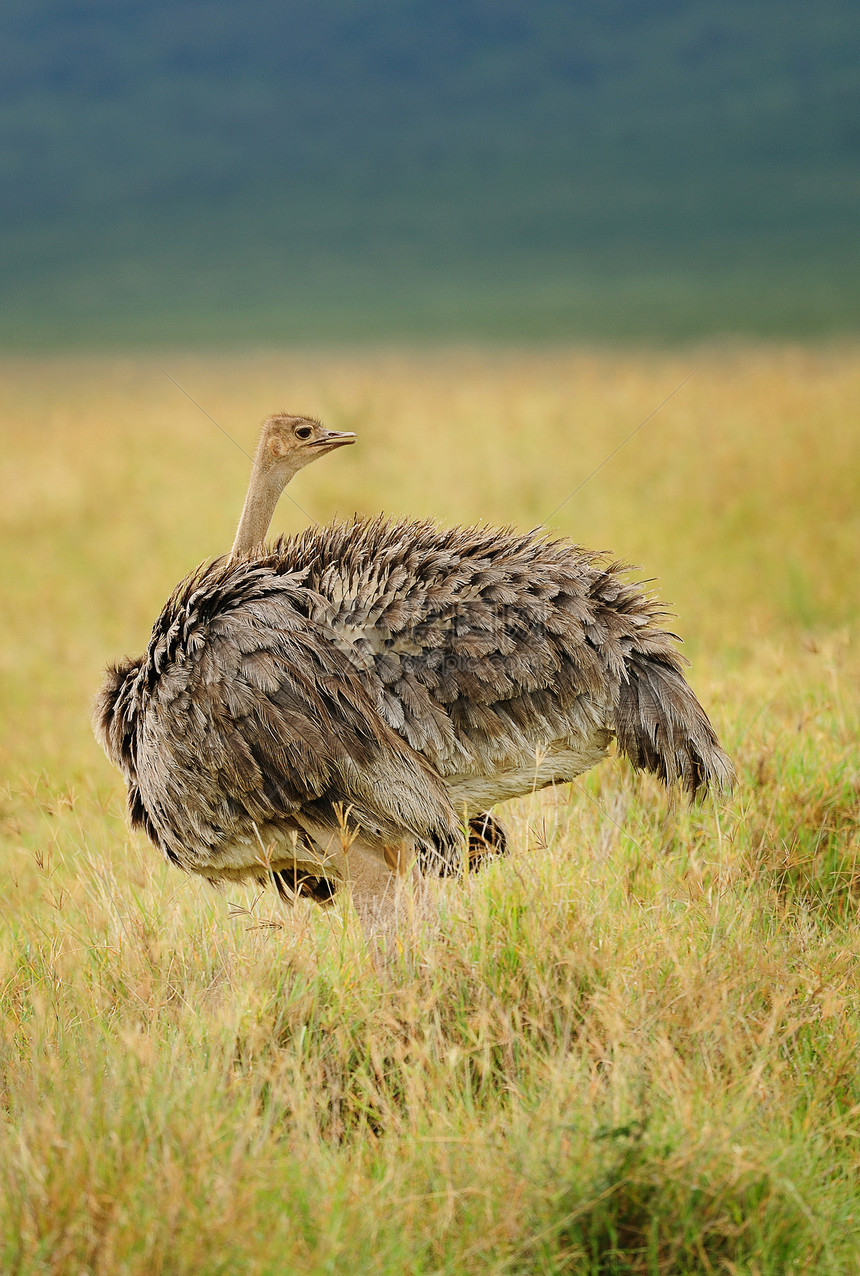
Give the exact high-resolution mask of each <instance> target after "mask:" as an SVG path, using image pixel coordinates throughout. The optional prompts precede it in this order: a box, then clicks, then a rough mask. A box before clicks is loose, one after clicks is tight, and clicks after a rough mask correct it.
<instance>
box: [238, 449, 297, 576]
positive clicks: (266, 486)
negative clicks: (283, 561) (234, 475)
mask: <svg viewBox="0 0 860 1276" xmlns="http://www.w3.org/2000/svg"><path fill="white" fill-rule="evenodd" d="M291 478H292V474H289V475H287V478H286V481H285V480H284V474H283V471H281V472H280V474H275V473H273V471H272V470H271V469H269V468H267V467H265V466H263V465H261V464H260V459H259V457H256V458H255V459H254V466H253V469H252V470H251V481H250V483H249V484H248V493H247V495H246V497H245V504H244V505H243V507H242V517H241V518H240V519H239V526H238V528H237V529H236V539H235V540H234V541H233V548H232V550H231V551H230V557H231V558H237V557H238V556H239V555H240V554H247V553H248V552H249V551H250V550H252V549H256V548H257V546H258V545H262V543H263V541H264V540H265V539H266V535H267V533H268V531H269V524H270V523H271V521H272V515H273V514H274V512H275V506H276V505H277V503H278V501H279V499H280V496H281V493H282V492H283V490H284V488H285V487H286V485H287V483H288V482H289V480H290V479H291Z"/></svg>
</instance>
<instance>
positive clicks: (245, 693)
mask: <svg viewBox="0 0 860 1276" xmlns="http://www.w3.org/2000/svg"><path fill="white" fill-rule="evenodd" d="M299 432H301V434H299ZM352 437H353V436H336V435H333V434H331V433H330V432H328V431H325V430H324V429H323V427H322V426H321V425H320V424H319V423H318V422H315V421H311V420H310V419H309V418H302V417H290V416H288V415H286V414H281V415H279V416H277V417H273V418H270V419H269V421H267V422H266V423H265V426H264V430H263V436H262V439H261V442H260V447H259V449H258V452H257V457H256V458H255V463H254V470H253V472H252V479H251V485H250V487H249V493H248V497H247V499H246V502H245V509H244V510H243V515H242V520H241V522H240V528H239V532H238V533H237V538H236V543H235V544H234V547H233V553H232V555H231V557H230V558H229V559H219V560H217V561H216V562H214V563H212V564H209V565H208V566H204V567H202V568H199V569H198V570H197V571H196V572H195V573H193V574H192V575H191V576H190V577H189V578H188V579H187V580H186V581H184V582H183V583H182V584H181V585H180V586H179V587H178V588H177V590H176V591H175V592H174V593H173V595H172V596H171V598H170V599H169V601H168V603H167V605H166V607H165V608H164V611H163V612H162V614H161V616H160V617H159V619H158V621H157V622H156V624H155V626H154V628H153V632H152V636H151V638H150V642H149V645H148V647H147V650H146V652H145V653H144V655H143V656H142V657H139V658H138V659H137V660H133V661H127V662H125V663H124V664H122V665H119V666H116V667H115V668H113V669H112V670H110V671H109V673H108V677H107V680H106V682H105V685H104V687H103V689H102V692H101V694H100V696H99V698H98V702H97V706H96V716H95V725H96V732H97V735H98V737H99V739H100V740H101V742H102V744H103V745H104V747H105V749H106V751H107V753H108V756H109V757H110V758H111V759H112V760H113V761H114V762H115V763H116V764H117V765H118V766H119V767H120V768H121V769H122V771H123V773H124V774H125V777H126V781H127V784H128V802H129V813H130V818H131V821H132V823H133V824H135V825H138V826H140V827H142V828H143V829H144V830H145V831H146V832H147V834H148V835H149V836H150V838H151V839H152V840H153V841H154V842H155V843H156V845H157V846H159V847H161V849H162V850H163V851H164V853H165V854H166V855H167V856H168V857H169V858H170V859H171V860H172V861H173V862H175V863H177V864H179V865H180V866H181V867H183V868H185V869H187V870H189V871H193V872H198V873H202V874H203V875H204V876H206V877H208V878H210V879H211V880H218V879H224V878H226V879H230V878H241V877H247V876H252V877H259V876H260V875H261V874H263V873H272V874H274V876H275V881H276V884H277V885H278V886H279V889H282V890H283V891H284V893H286V894H288V895H289V894H290V893H291V892H294V891H304V893H308V894H311V895H312V896H313V897H315V898H320V899H324V898H327V897H329V896H330V894H331V891H332V884H333V883H336V882H337V881H339V880H343V879H344V878H351V879H352V880H353V883H354V884H355V886H357V889H358V891H359V893H361V892H362V891H364V893H365V895H366V896H367V897H368V898H373V897H375V896H378V895H379V893H380V892H382V891H385V890H386V889H387V885H388V883H389V879H390V878H391V876H392V873H396V872H397V871H402V870H403V868H404V866H405V865H406V864H407V863H409V862H410V861H411V860H412V859H414V858H415V857H417V859H418V862H419V863H420V864H421V865H422V866H424V867H425V868H427V867H432V868H434V869H436V870H441V871H451V870H452V869H456V868H457V867H459V864H460V861H461V858H462V856H463V855H464V850H463V849H461V841H462V838H461V833H460V824H461V819H462V817H463V814H464V813H465V815H466V817H467V819H468V820H469V821H470V828H469V838H468V847H467V848H466V850H465V854H466V855H467V857H468V859H469V860H470V861H472V862H474V863H478V862H480V861H481V860H482V859H483V858H484V857H485V856H486V855H487V854H491V853H494V852H498V851H499V850H502V849H504V834H503V832H502V830H501V828H500V827H499V826H498V825H497V824H496V822H495V821H494V820H493V819H492V817H490V816H488V815H487V814H486V809H487V808H488V807H490V806H492V805H494V804H495V803H497V802H501V801H504V800H505V799H507V798H509V797H514V796H517V795H518V794H522V793H527V792H530V791H532V790H534V789H537V788H542V787H544V786H545V785H548V784H554V783H561V782H564V781H567V780H571V779H573V778H574V777H575V776H576V775H579V774H580V773H581V772H582V771H584V770H586V769H587V768H589V767H590V766H593V765H594V764H595V763H596V762H598V761H599V760H600V759H601V758H602V757H604V756H605V754H606V752H607V749H608V747H609V744H610V742H611V740H612V738H613V736H615V737H616V738H617V740H618V744H619V747H620V749H621V751H622V752H623V753H625V754H626V755H627V756H628V757H629V758H630V760H631V761H632V762H633V764H634V765H635V766H637V767H640V768H642V769H645V770H650V771H653V772H655V773H656V774H658V775H659V776H660V777H661V778H662V779H663V780H665V781H666V782H667V783H673V782H675V781H678V782H680V783H681V784H682V785H683V786H684V788H686V789H687V790H688V791H689V792H690V793H696V792H697V791H698V790H699V789H700V788H702V787H703V786H705V785H712V786H721V785H724V784H728V783H729V782H730V780H731V776H732V768H731V763H730V762H729V760H728V758H727V757H726V755H725V753H723V751H722V749H721V748H720V747H719V744H718V742H717V739H716V736H715V734H714V731H713V729H712V727H711V725H710V723H709V722H708V719H707V717H706V715H705V713H704V711H703V710H702V708H701V706H700V705H699V703H698V701H697V700H696V698H695V696H694V694H693V692H692V691H691V690H690V688H689V686H688V685H687V683H686V682H685V681H684V678H683V677H682V674H681V658H680V656H679V655H678V653H677V650H676V648H675V645H674V639H673V635H672V634H671V633H669V632H668V631H667V630H665V629H664V628H663V627H662V625H661V616H662V613H661V610H660V608H659V606H658V604H657V603H656V602H655V601H654V600H653V598H651V597H650V596H649V595H648V594H646V593H644V592H643V591H642V590H641V588H639V587H638V586H636V585H632V584H630V583H628V582H627V581H626V580H625V579H624V576H623V569H622V568H621V567H620V566H619V565H618V564H614V563H607V562H605V561H604V560H603V558H602V557H601V556H600V555H598V554H595V553H593V552H591V551H588V550H584V549H582V548H581V547H579V546H576V545H574V544H573V543H571V542H570V541H568V540H549V539H546V538H544V537H543V536H540V535H538V534H537V533H534V532H532V533H526V534H523V533H519V532H515V531H512V530H510V529H500V528H494V527H468V528H462V527H456V528H450V529H442V528H439V527H437V526H436V525H434V524H432V523H428V522H420V523H415V522H407V521H389V520H385V519H382V518H379V519H376V520H372V521H367V520H363V519H358V518H356V519H354V520H353V521H350V522H343V523H334V524H331V525H328V526H325V527H313V528H310V529H309V530H308V531H306V532H305V533H304V534H303V535H301V536H297V537H292V538H287V539H281V540H279V541H277V542H276V543H275V544H274V545H273V546H271V547H269V548H264V547H263V546H262V544H261V542H262V540H263V538H264V536H265V534H266V531H267V529H268V526H269V522H270V519H271V515H272V512H273V510H274V506H275V503H276V502H277V499H278V496H279V495H280V492H281V491H282V490H283V487H284V485H285V483H286V482H287V481H289V478H290V477H291V476H292V474H294V473H295V472H296V471H297V470H298V469H299V468H300V467H301V465H303V464H306V463H307V462H308V460H310V459H313V456H314V455H319V454H321V452H322V451H327V450H330V448H331V447H332V446H336V445H338V444H339V443H342V442H351V441H352ZM311 449H316V450H314V451H312V450H311ZM351 838H352V839H353V840H352V842H351V843H350V839H351Z"/></svg>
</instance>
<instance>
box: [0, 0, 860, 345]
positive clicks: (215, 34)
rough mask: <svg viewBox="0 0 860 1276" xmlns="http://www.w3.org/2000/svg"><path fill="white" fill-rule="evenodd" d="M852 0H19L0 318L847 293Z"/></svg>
mask: <svg viewBox="0 0 860 1276" xmlns="http://www.w3.org/2000/svg"><path fill="white" fill-rule="evenodd" d="M859 28H860V18H858V9H857V6H856V4H854V3H853V0H819V3H818V4H816V5H814V6H812V5H810V4H808V2H805V0H778V2H777V0H723V2H722V3H720V4H719V5H717V4H715V3H706V2H705V0H688V2H687V3H678V2H677V0H626V2H624V3H622V2H621V0H603V2H601V3H574V2H572V0H536V2H535V3H532V4H528V5H527V4H525V3H523V2H522V0H520V2H519V3H513V2H512V0H492V2H490V0H433V2H432V3H430V2H429V0H396V2H395V0H375V2H373V3H371V0H289V3H288V4H283V3H276V2H275V0H251V2H250V3H247V4H241V5H240V4H238V3H237V2H236V0H179V2H177V0H173V2H172V3H168V2H167V0H147V3H142V2H139V0H64V2H63V3H60V0H7V3H6V4H5V5H4V6H3V9H2V13H0V172H2V181H0V341H2V342H3V343H4V344H6V345H24V346H26V345H30V344H34V345H44V344H50V343H52V342H64V343H68V342H72V343H74V342H85V343H86V342H89V341H99V342H105V341H113V340H116V341H121V342H125V341H140V340H143V341H175V340H186V341H204V342H205V341H212V340H214V341H221V340H230V341H237V340H238V341H241V340H243V339H244V340H248V341H260V340H261V339H265V340H271V341H281V340H287V339H289V340H295V339H306V340H319V339H355V338H366V337H383V338H392V337H407V338H408V337H419V336H420V337H423V336H446V337H459V336H478V337H503V338H507V337H515V338H535V339H545V338H564V337H569V336H596V337H610V338H613V337H644V338H649V339H652V338H664V337H665V338H677V337H684V336H700V335H703V334H709V333H720V332H725V331H735V332H741V333H755V334H766V335H767V334H769V335H787V334H790V335H810V334H826V333H833V332H839V331H845V330H848V329H852V328H855V329H856V327H857V326H858V320H860V264H858V262H860V254H858V251H857V249H858V238H860V236H858V230H857V228H858V224H860V40H858V39H857V36H858V34H860V29H859Z"/></svg>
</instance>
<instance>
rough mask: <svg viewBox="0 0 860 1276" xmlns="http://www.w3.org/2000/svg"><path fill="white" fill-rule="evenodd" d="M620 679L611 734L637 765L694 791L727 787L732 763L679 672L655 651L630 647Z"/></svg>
mask: <svg viewBox="0 0 860 1276" xmlns="http://www.w3.org/2000/svg"><path fill="white" fill-rule="evenodd" d="M626 668H627V680H626V681H625V682H622V684H621V695H620V698H619V703H618V713H617V718H616V727H615V734H616V737H617V739H618V747H619V748H620V750H621V752H622V753H624V754H625V755H626V756H627V757H628V758H629V759H630V761H631V762H632V763H633V765H634V766H635V767H638V768H639V769H640V770H642V771H652V772H653V773H654V774H655V775H659V776H660V778H661V779H662V780H663V781H664V782H665V783H666V784H674V783H675V782H680V783H681V785H682V786H683V787H684V789H686V791H687V792H688V793H690V794H691V795H693V796H695V795H696V794H698V793H699V791H700V790H702V789H704V788H710V789H729V788H731V785H732V781H733V780H734V774H735V773H734V767H733V766H732V763H731V760H730V758H729V757H728V755H727V754H726V753H724V752H723V750H722V749H721V748H720V744H719V741H718V740H717V736H716V732H715V731H714V728H713V727H712V726H711V724H710V722H709V721H708V717H707V714H706V713H705V711H704V709H703V708H702V706H701V705H700V704H699V702H698V700H697V699H696V697H695V695H694V694H693V692H692V691H691V689H690V687H689V686H688V685H687V683H686V682H685V681H684V678H683V677H682V675H681V674H680V673H679V672H678V670H677V669H675V668H674V667H673V666H672V664H670V663H668V662H667V661H665V660H663V659H661V658H660V657H659V656H655V655H645V654H644V653H642V652H639V651H634V652H632V653H631V654H630V655H629V656H628V657H627V660H626Z"/></svg>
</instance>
